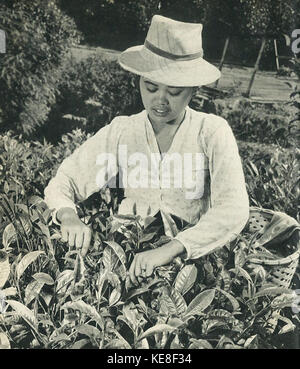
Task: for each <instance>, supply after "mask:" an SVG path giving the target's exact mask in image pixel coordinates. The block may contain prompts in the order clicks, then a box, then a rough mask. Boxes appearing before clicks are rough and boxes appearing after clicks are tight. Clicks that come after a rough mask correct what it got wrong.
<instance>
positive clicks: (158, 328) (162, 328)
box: [138, 324, 176, 341]
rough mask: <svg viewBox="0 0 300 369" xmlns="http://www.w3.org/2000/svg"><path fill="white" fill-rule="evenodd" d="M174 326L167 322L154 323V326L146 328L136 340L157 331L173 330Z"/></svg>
mask: <svg viewBox="0 0 300 369" xmlns="http://www.w3.org/2000/svg"><path fill="white" fill-rule="evenodd" d="M175 329H176V328H174V327H172V326H170V325H168V324H156V325H155V326H154V327H151V328H149V329H147V330H146V331H145V332H144V333H143V334H142V335H141V336H140V337H139V338H138V341H140V340H142V339H144V338H147V337H150V336H153V335H154V334H157V333H163V332H173V331H174V330H175Z"/></svg>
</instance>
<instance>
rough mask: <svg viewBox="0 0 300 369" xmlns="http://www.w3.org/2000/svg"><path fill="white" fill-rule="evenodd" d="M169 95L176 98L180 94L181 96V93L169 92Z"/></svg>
mask: <svg viewBox="0 0 300 369" xmlns="http://www.w3.org/2000/svg"><path fill="white" fill-rule="evenodd" d="M169 94H170V95H171V96H178V95H180V94H181V91H174V92H172V91H169Z"/></svg>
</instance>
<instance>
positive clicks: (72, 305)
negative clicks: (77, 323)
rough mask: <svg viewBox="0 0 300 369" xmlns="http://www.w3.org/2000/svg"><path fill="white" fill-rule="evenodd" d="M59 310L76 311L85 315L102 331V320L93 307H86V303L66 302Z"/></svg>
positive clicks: (79, 301)
mask: <svg viewBox="0 0 300 369" xmlns="http://www.w3.org/2000/svg"><path fill="white" fill-rule="evenodd" d="M61 309H73V310H78V311H80V312H81V313H82V314H86V315H87V316H89V317H90V318H92V319H93V320H94V321H95V322H96V323H98V324H99V326H100V327H101V329H102V330H103V329H104V322H103V319H102V317H101V315H100V314H99V313H98V312H97V310H96V309H95V307H94V306H91V305H88V304H87V303H85V302H84V301H82V300H78V301H69V302H66V303H65V304H64V305H63V306H62V307H61Z"/></svg>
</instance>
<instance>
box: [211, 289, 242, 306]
mask: <svg viewBox="0 0 300 369" xmlns="http://www.w3.org/2000/svg"><path fill="white" fill-rule="evenodd" d="M216 290H217V291H219V292H220V293H222V294H223V295H224V296H225V297H227V298H228V300H229V301H230V303H231V305H232V310H233V312H235V311H239V310H240V304H239V302H238V300H237V299H236V298H235V297H233V296H232V295H231V294H230V293H228V292H226V291H224V290H222V289H221V288H219V287H216Z"/></svg>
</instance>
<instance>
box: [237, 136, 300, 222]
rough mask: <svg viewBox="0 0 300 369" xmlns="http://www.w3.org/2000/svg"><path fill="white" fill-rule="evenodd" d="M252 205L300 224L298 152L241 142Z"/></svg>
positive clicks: (273, 146)
mask: <svg viewBox="0 0 300 369" xmlns="http://www.w3.org/2000/svg"><path fill="white" fill-rule="evenodd" d="M238 146H239V152H240V155H241V157H242V162H243V167H244V173H245V179H246V186H247V190H248V195H249V199H250V203H251V205H253V206H258V207H263V208H266V209H273V210H277V211H282V212H285V213H286V214H289V215H290V216H292V217H294V218H295V219H297V220H298V221H299V219H300V217H299V209H298V208H297V204H298V203H299V194H300V189H299V179H298V172H299V158H300V152H299V150H295V149H283V148H282V147H280V146H278V145H274V144H273V145H266V144H258V143H253V142H243V141H238Z"/></svg>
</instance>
